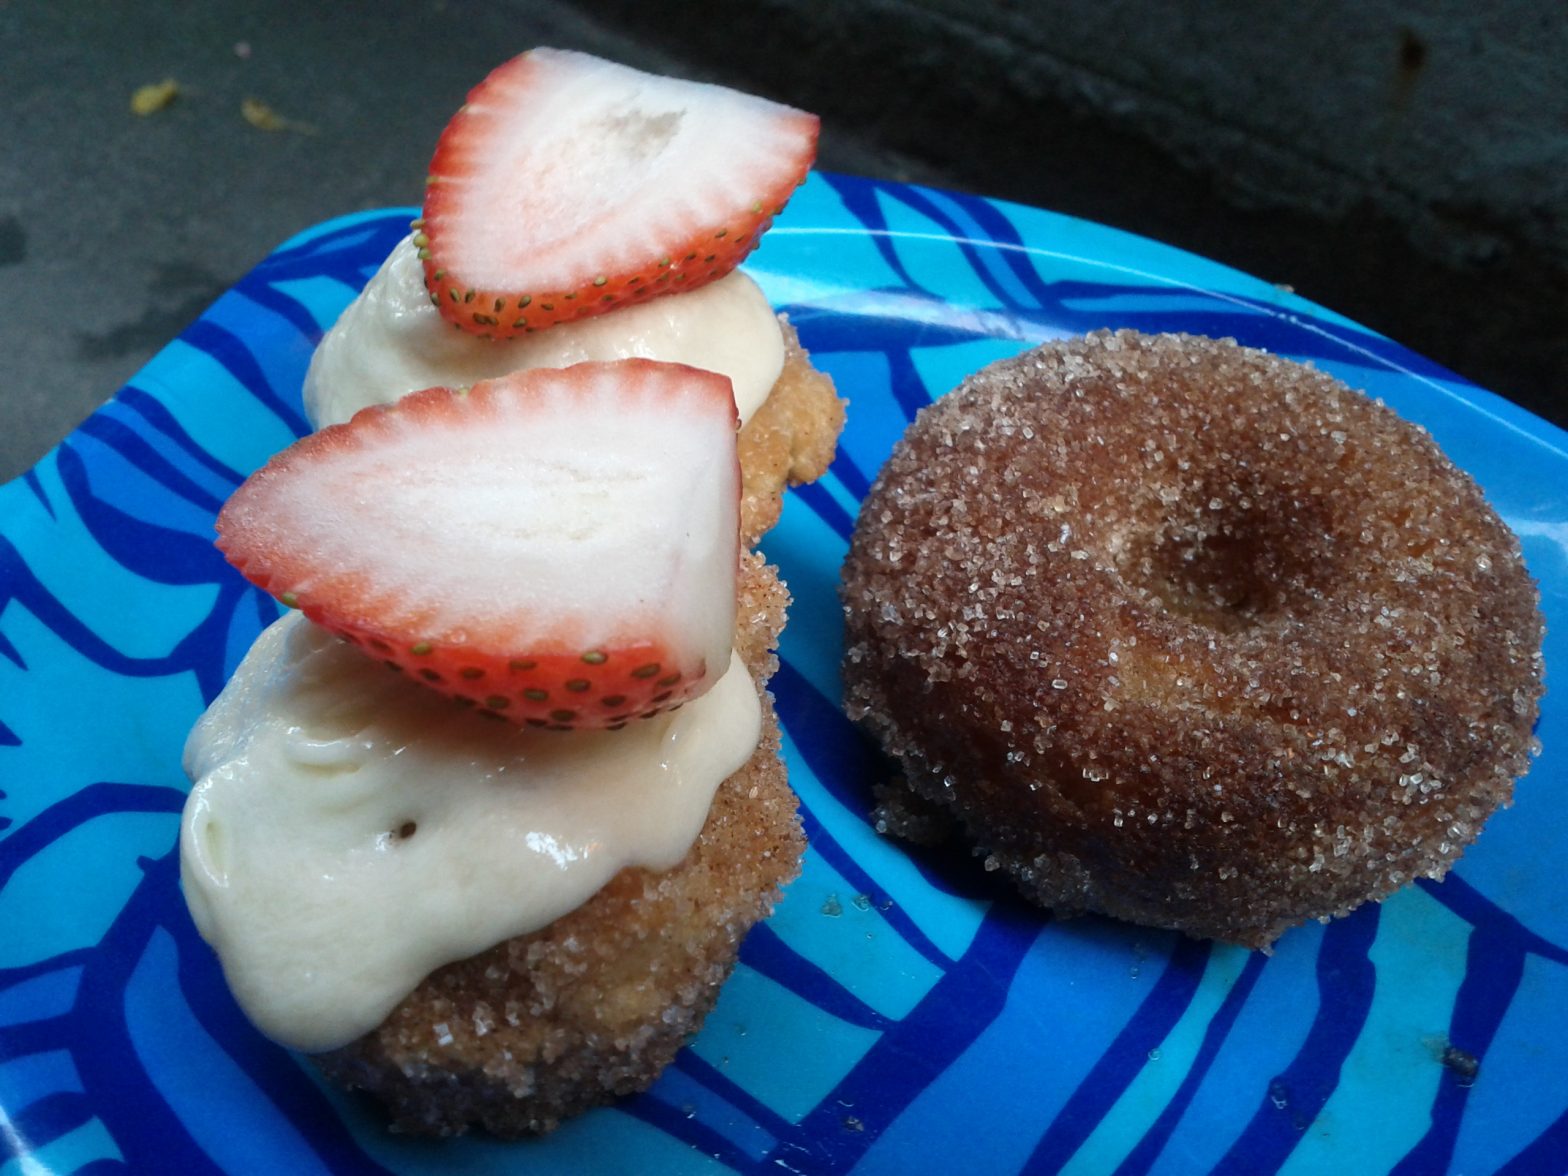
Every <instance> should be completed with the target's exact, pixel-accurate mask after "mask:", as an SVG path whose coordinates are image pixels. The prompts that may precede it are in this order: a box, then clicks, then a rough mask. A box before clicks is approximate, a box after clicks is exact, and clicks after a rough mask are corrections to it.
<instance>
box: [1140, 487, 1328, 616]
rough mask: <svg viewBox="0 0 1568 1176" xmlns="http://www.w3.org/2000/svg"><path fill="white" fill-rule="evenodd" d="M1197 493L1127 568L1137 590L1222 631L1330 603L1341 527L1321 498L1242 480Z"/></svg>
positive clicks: (1169, 608) (1171, 608)
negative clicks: (1326, 597) (1336, 530)
mask: <svg viewBox="0 0 1568 1176" xmlns="http://www.w3.org/2000/svg"><path fill="white" fill-rule="evenodd" d="M1197 490H1198V493H1197V494H1195V495H1192V496H1190V498H1191V499H1192V501H1191V502H1187V501H1183V502H1182V503H1181V504H1180V508H1178V509H1177V510H1174V511H1172V519H1171V521H1169V522H1167V523H1166V525H1165V526H1164V527H1163V528H1161V529H1160V530H1159V531H1157V532H1156V533H1155V534H1154V535H1152V536H1150V538H1149V539H1148V540H1146V541H1144V542H1143V543H1140V544H1138V545H1136V546H1135V547H1134V548H1133V550H1132V552H1131V554H1130V558H1128V559H1127V560H1126V561H1125V563H1124V565H1123V568H1122V575H1123V578H1124V579H1126V580H1127V582H1128V584H1129V586H1131V587H1132V588H1133V589H1134V590H1135V591H1138V592H1140V593H1142V594H1145V595H1147V596H1149V597H1152V598H1154V599H1156V600H1158V601H1159V603H1160V605H1161V606H1162V607H1163V608H1164V609H1165V610H1166V611H1168V612H1170V613H1174V614H1176V615H1177V616H1180V617H1185V618H1186V619H1188V620H1190V621H1192V622H1193V623H1194V624H1196V625H1200V626H1202V627H1205V628H1209V629H1214V630H1217V631H1219V632H1221V633H1235V632H1237V631H1239V630H1242V629H1247V628H1250V627H1252V626H1254V625H1258V624H1262V623H1264V622H1266V621H1268V620H1270V619H1271V618H1274V617H1277V616H1281V615H1289V616H1297V615H1301V614H1302V613H1303V612H1305V611H1306V610H1308V609H1309V608H1310V607H1311V606H1312V604H1313V603H1314V602H1316V601H1318V600H1320V599H1321V598H1322V594H1323V591H1324V589H1325V588H1327V587H1328V586H1329V585H1328V576H1329V572H1328V569H1329V568H1330V566H1331V564H1330V560H1329V557H1330V555H1331V554H1332V552H1331V550H1330V549H1331V548H1332V546H1333V542H1332V534H1333V528H1332V527H1331V525H1330V519H1329V511H1328V509H1327V507H1326V506H1325V505H1324V504H1323V503H1322V501H1321V500H1318V499H1316V498H1312V499H1308V500H1306V501H1302V500H1301V499H1299V498H1294V499H1293V497H1292V496H1291V495H1289V494H1285V493H1281V492H1280V491H1279V490H1278V489H1277V488H1273V487H1268V486H1257V485H1252V486H1246V487H1241V486H1237V485H1236V484H1234V483H1232V484H1229V485H1226V486H1224V487H1218V486H1216V485H1214V484H1213V482H1208V483H1205V484H1202V485H1200V486H1198V487H1197ZM1222 492H1223V494H1224V496H1223V497H1222Z"/></svg>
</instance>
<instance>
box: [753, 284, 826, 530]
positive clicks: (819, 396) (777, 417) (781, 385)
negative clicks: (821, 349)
mask: <svg viewBox="0 0 1568 1176" xmlns="http://www.w3.org/2000/svg"><path fill="white" fill-rule="evenodd" d="M779 329H780V330H781V331H783V332H784V369H783V370H782V371H781V372H779V378H778V379H777V380H776V381H774V384H773V387H772V389H770V390H769V392H768V398H767V399H766V400H764V401H763V402H762V403H761V404H760V405H758V407H757V411H756V412H754V413H753V414H752V415H751V419H750V420H748V421H747V422H746V424H745V425H744V426H743V427H742V428H741V431H740V436H739V437H737V438H736V451H737V456H738V457H739V459H740V477H741V493H740V534H741V542H743V543H745V544H747V545H750V544H753V543H755V542H756V541H757V540H758V539H760V538H761V537H762V536H763V534H765V533H766V532H767V531H768V530H769V529H770V528H771V527H772V526H773V524H774V523H776V522H778V521H779V513H780V512H781V511H782V510H783V509H784V491H785V489H786V488H787V487H789V486H798V485H800V484H801V483H802V482H815V481H816V480H817V479H818V478H820V477H821V476H822V475H823V474H824V473H825V472H826V471H827V468H828V463H830V462H831V461H832V460H833V454H834V453H835V452H836V451H837V449H838V435H839V433H840V432H842V431H843V428H844V401H842V400H841V399H839V396H838V393H837V392H836V391H835V390H834V388H833V380H832V379H831V378H830V377H829V376H828V375H826V374H825V373H823V372H820V371H818V370H817V369H816V368H815V367H813V366H812V365H811V356H810V355H809V354H808V353H807V352H806V349H805V348H803V347H802V346H801V345H800V336H799V335H797V334H796V333H795V328H794V327H792V326H791V325H790V322H789V320H788V319H787V318H785V317H784V316H783V315H779Z"/></svg>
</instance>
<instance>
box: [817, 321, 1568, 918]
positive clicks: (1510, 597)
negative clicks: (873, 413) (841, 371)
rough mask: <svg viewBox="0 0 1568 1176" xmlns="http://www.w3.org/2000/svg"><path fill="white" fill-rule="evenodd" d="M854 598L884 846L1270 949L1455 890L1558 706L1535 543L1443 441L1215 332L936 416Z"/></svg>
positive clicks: (863, 549) (1058, 900)
mask: <svg viewBox="0 0 1568 1176" xmlns="http://www.w3.org/2000/svg"><path fill="white" fill-rule="evenodd" d="M844 601H845V606H846V616H847V623H848V635H847V637H848V650H847V655H846V660H845V665H844V673H845V681H846V701H847V706H848V709H849V711H850V714H851V716H852V717H853V718H856V719H857V720H859V721H861V722H862V723H864V725H865V726H866V727H867V728H868V729H869V730H870V731H871V732H873V733H874V734H875V735H876V736H877V737H878V738H879V739H880V741H881V742H882V744H883V746H884V747H885V748H886V749H887V751H888V752H889V753H890V754H891V755H892V756H894V757H895V758H896V759H897V760H898V761H899V763H900V765H901V767H902V769H903V773H904V774H903V779H902V781H901V782H900V783H899V784H898V785H897V786H895V787H894V788H893V789H891V790H890V791H888V792H887V793H886V794H884V797H883V799H884V809H883V812H882V814H881V815H882V821H883V824H884V825H885V826H886V827H887V828H889V829H890V830H891V831H894V832H904V833H906V834H908V835H911V836H915V837H923V836H929V835H932V834H933V833H934V832H936V831H937V830H938V829H939V828H942V827H950V826H956V827H957V828H958V829H959V830H961V832H962V833H963V835H965V836H966V837H967V838H968V840H970V841H971V842H972V843H974V845H975V846H976V847H977V851H978V852H980V853H984V854H986V855H988V861H987V865H988V866H990V867H992V868H997V867H999V868H1002V869H1005V870H1007V871H1009V872H1010V873H1011V874H1012V876H1013V877H1014V879H1015V880H1016V881H1017V883H1018V886H1019V888H1020V889H1021V890H1022V891H1023V893H1024V894H1025V895H1027V896H1028V897H1030V898H1032V899H1034V900H1035V901H1037V902H1039V903H1041V904H1043V905H1045V906H1049V907H1052V908H1055V909H1056V910H1058V911H1062V912H1073V911H1098V912H1102V913H1105V914H1109V915H1113V916H1116V917H1119V918H1124V919H1128V920H1132V921H1135V922H1139V923H1144V924H1149V925H1153V926H1159V927H1169V928H1176V929H1179V930H1182V931H1185V932H1187V933H1188V934H1191V935H1194V936H1202V937H1214V938H1219V939H1225V940H1231V941H1235V942H1238V943H1243V944H1247V945H1250V946H1254V947H1263V946H1266V945H1267V944H1269V943H1271V942H1272V941H1273V940H1274V939H1275V938H1276V937H1277V936H1278V935H1279V934H1280V933H1281V932H1282V931H1284V930H1285V929H1286V928H1288V927H1290V926H1292V925H1293V924H1296V923H1299V922H1301V921H1303V920H1305V919H1309V918H1314V917H1316V918H1327V917H1330V916H1334V915H1341V914H1344V913H1346V912H1348V911H1349V910H1351V909H1352V908H1354V907H1356V906H1358V905H1360V904H1361V903H1363V902H1365V901H1367V900H1369V899H1378V898H1382V897H1384V896H1386V895H1387V894H1389V893H1390V892H1392V891H1393V890H1395V889H1397V888H1398V887H1400V886H1402V885H1404V884H1405V883H1407V882H1409V881H1410V880H1412V879H1413V878H1416V877H1433V878H1435V877H1440V876H1441V875H1442V874H1443V873H1445V872H1446V870H1447V869H1448V867H1449V865H1450V863H1452V862H1453V860H1454V859H1455V858H1457V857H1458V856H1459V854H1460V852H1461V851H1462V850H1463V848H1464V847H1465V846H1466V845H1467V844H1469V842H1470V841H1471V840H1472V839H1473V838H1474V837H1475V836H1476V835H1477V833H1478V832H1479V831H1480V829H1481V826H1482V824H1483V822H1485V820H1486V819H1487V817H1488V816H1489V815H1490V814H1491V813H1492V812H1493V811H1494V810H1495V809H1496V808H1497V807H1498V806H1499V805H1503V804H1506V803H1508V801H1509V799H1510V797H1511V795H1512V788H1513V782H1514V780H1515V778H1516V777H1518V776H1520V775H1521V774H1523V773H1524V772H1525V770H1526V768H1527V767H1528V763H1529V757H1530V753H1531V746H1532V736H1531V728H1532V726H1533V724H1534V722H1535V717H1536V713H1537V705H1538V701H1539V698H1540V695H1541V692H1542V672H1543V671H1542V661H1541V654H1540V647H1541V637H1542V621H1541V616H1540V613H1539V611H1538V608H1537V594H1536V591H1535V586H1534V584H1533V582H1532V581H1531V580H1530V578H1529V576H1528V574H1527V573H1526V571H1525V568H1524V565H1523V563H1522V560H1521V558H1520V551H1519V545H1518V542H1517V540H1516V539H1515V538H1514V536H1513V535H1512V533H1511V532H1510V531H1509V530H1508V529H1507V527H1506V526H1504V525H1503V523H1502V522H1501V521H1500V520H1499V519H1498V517H1497V515H1496V514H1495V512H1493V511H1492V509H1491V508H1490V507H1489V506H1488V505H1487V504H1486V502H1485V501H1484V500H1483V498H1482V496H1481V493H1480V491H1479V490H1478V489H1477V487H1476V486H1475V484H1474V483H1473V482H1472V481H1471V480H1470V479H1469V478H1468V477H1467V476H1465V475H1464V474H1463V473H1462V472H1461V471H1459V470H1458V469H1457V468H1455V467H1454V466H1453V464H1452V463H1451V462H1449V461H1448V459H1447V458H1445V457H1444V456H1443V454H1442V453H1441V452H1440V451H1439V450H1438V448H1437V446H1436V445H1435V444H1434V443H1433V441H1432V440H1431V439H1430V438H1429V437H1428V436H1427V434H1426V433H1425V432H1424V431H1422V430H1420V429H1418V428H1416V427H1415V426H1413V425H1411V424H1408V423H1406V422H1404V421H1402V420H1400V419H1399V418H1398V417H1396V416H1395V415H1394V414H1393V413H1392V412H1390V411H1389V410H1387V409H1386V408H1384V407H1382V406H1381V405H1379V404H1377V403H1375V402H1373V401H1371V400H1369V399H1367V398H1366V397H1364V396H1362V395H1360V394H1359V393H1356V392H1353V391H1351V390H1350V389H1349V388H1347V387H1345V386H1344V385H1343V384H1341V383H1339V382H1338V381H1336V380H1334V379H1332V378H1331V377H1329V376H1328V375H1325V374H1323V373H1321V372H1319V371H1317V370H1315V369H1313V368H1310V367H1307V366H1303V365H1299V364H1295V363H1291V362H1289V361H1286V360H1283V359H1280V358H1278V357H1274V356H1271V355H1268V354H1265V353H1263V352H1259V351H1255V350H1250V349H1246V348H1242V347H1239V346H1237V345H1235V344H1234V343H1232V342H1228V341H1217V340H1212V339H1204V338H1198V337H1192V336H1170V335H1162V336H1143V335H1139V334H1136V333H1133V332H1117V333H1109V332H1100V333H1096V334H1094V335H1091V336H1089V337H1087V338H1085V339H1079V340H1073V341H1066V342H1061V343H1052V344H1048V345H1046V346H1044V347H1042V348H1039V349H1038V350H1035V351H1032V352H1029V353H1027V354H1025V355H1022V356H1019V357H1017V358H1015V359H1012V360H1007V361H1004V362H1002V363H999V364H996V365H993V366H992V367H990V368H988V369H986V370H985V371H983V372H980V373H979V374H977V375H975V376H973V377H971V378H970V379H969V380H968V381H966V382H965V383H964V384H963V385H962V386H961V387H960V388H959V389H957V390H956V391H954V392H953V393H951V394H949V395H948V396H946V397H944V398H942V399H941V400H939V401H937V402H936V403H935V404H933V405H932V406H931V407H930V408H928V409H926V410H925V411H923V412H922V413H921V414H920V417H919V419H918V420H917V421H916V422H915V423H914V425H912V426H911V428H910V430H909V432H908V433H907V434H906V436H905V437H904V439H903V441H902V442H901V443H900V444H899V445H898V447H897V449H896V450H895V452H894V454H893V457H892V458H891V460H890V461H889V462H888V464H887V466H886V467H885V468H884V470H883V471H882V474H881V476H880V477H879V478H878V479H877V482H876V484H875V485H874V486H873V488H872V490H871V493H870V495H869V497H868V498H867V499H866V502H865V503H864V505H863V507H862V509H861V513H860V519H859V524H858V529H857V531H856V534H855V537H854V541H853V544H852V547H851V551H850V556H849V559H848V562H847V564H846V566H845V571H844Z"/></svg>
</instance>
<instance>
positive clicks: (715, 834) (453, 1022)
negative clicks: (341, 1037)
mask: <svg viewBox="0 0 1568 1176" xmlns="http://www.w3.org/2000/svg"><path fill="white" fill-rule="evenodd" d="M788 599H789V598H788V594H787V593H786V592H785V590H784V587H783V585H781V584H780V583H779V580H778V577H777V575H776V574H775V572H774V569H773V568H771V567H769V566H768V565H766V564H765V563H764V562H763V561H762V558H761V557H760V556H757V555H748V556H746V557H745V559H744V563H743V567H742V575H741V583H740V590H739V598H738V605H739V611H738V614H737V618H736V639H735V647H736V649H737V650H738V651H739V652H740V654H741V656H742V658H743V659H744V660H745V662H746V665H747V668H748V669H749V670H750V671H751V674H752V677H753V679H755V681H756V682H757V686H758V690H759V691H761V690H762V689H763V687H764V686H765V684H766V682H767V680H768V678H769V677H771V676H772V674H773V671H774V669H775V667H776V665H777V662H776V660H775V658H774V654H773V647H774V645H775V643H776V642H777V640H778V635H779V632H780V630H781V629H782V628H783V626H784V615H785V608H786V606H787V604H788ZM804 848H805V838H804V836H803V835H802V833H801V829H800V821H799V818H798V816H797V814H796V802H795V796H794V793H792V792H791V791H790V789H789V783H788V781H787V779H786V777H785V770H784V764H783V762H782V760H780V758H779V729H778V720H777V718H776V717H775V716H774V713H773V706H772V702H771V700H770V699H769V698H768V697H767V695H766V694H765V693H764V694H763V732H762V740H761V742H760V743H759V744H758V746H757V750H756V751H755V752H754V753H753V754H752V757H751V759H750V760H748V761H747V763H746V764H745V765H744V766H743V767H742V768H741V769H740V770H739V771H738V772H736V773H735V774H734V775H732V776H731V777H729V778H728V779H727V780H725V781H724V783H723V784H722V785H720V787H719V791H718V794H717V795H716V796H715V798H714V803H713V808H712V809H711V810H710V812H709V814H708V820H707V823H706V824H705V825H704V826H703V828H702V832H701V833H700V834H699V835H698V838H697V843H696V844H695V845H694V846H693V847H692V850H691V852H690V853H689V854H687V856H686V859H685V860H684V861H683V862H681V864H680V865H678V866H676V867H675V868H674V869H673V870H669V871H667V872H665V873H662V874H657V873H653V872H652V871H649V870H644V869H628V870H623V871H621V873H619V874H617V875H616V876H615V878H613V879H612V880H611V881H610V883H609V885H607V886H606V887H605V888H604V889H603V890H601V891H599V893H598V894H596V895H595V896H594V897H593V898H591V899H590V900H589V901H588V902H587V903H586V904H584V905H583V906H581V907H579V908H578V909H577V910H576V911H573V912H572V913H571V914H569V915H567V916H565V917H564V918H562V919H559V920H557V921H556V922H554V923H552V924H551V925H550V926H548V927H545V928H543V929H542V930H540V931H537V932H535V933H534V934H532V935H525V936H521V937H519V938H517V939H513V940H510V941H508V942H506V943H502V944H500V945H498V946H497V947H494V948H492V949H490V950H489V951H486V952H483V953H481V954H480V955H477V956H475V957H473V958H472V959H468V960H463V961H460V962H458V963H454V964H449V965H448V966H446V967H444V968H442V969H440V970H439V971H437V972H436V973H434V974H433V975H432V976H430V977H429V978H427V979H426V980H425V981H424V982H423V983H422V984H420V986H419V987H418V988H417V989H416V990H415V991H414V992H413V993H412V994H410V995H409V996H408V998H407V999H405V1000H404V1001H403V1002H402V1004H400V1005H399V1006H398V1007H397V1008H396V1009H394V1010H393V1012H392V1015H391V1016H390V1017H388V1018H387V1020H386V1021H385V1022H384V1023H383V1024H382V1025H381V1026H380V1027H379V1028H378V1029H377V1030H376V1031H375V1032H373V1033H370V1034H367V1035H366V1036H364V1037H362V1038H360V1039H359V1040H358V1041H356V1042H353V1043H352V1044H350V1045H348V1046H346V1047H344V1048H343V1049H341V1050H337V1051H335V1052H333V1053H330V1054H325V1055H322V1056H321V1057H318V1058H317V1059H316V1062H317V1064H318V1065H319V1066H320V1068H321V1069H322V1071H323V1072H324V1073H326V1075H327V1076H328V1077H329V1078H332V1079H333V1080H335V1081H337V1082H339V1083H341V1084H343V1085H346V1086H349V1087H353V1088H357V1089H362V1090H366V1091H369V1092H370V1093H371V1094H373V1095H375V1096H376V1097H377V1098H378V1099H380V1100H381V1101H382V1102H384V1103H385V1104H386V1106H387V1110H388V1112H389V1115H390V1118H391V1122H392V1126H393V1128H394V1130H399V1131H408V1132H414V1133H418V1134H439V1135H453V1134H457V1133H460V1132H462V1131H463V1130H465V1129H466V1128H467V1127H468V1126H470V1125H477V1126H483V1127H485V1128H487V1129H488V1130H489V1131H491V1132H492V1133H494V1134H496V1135H501V1136H518V1135H528V1134H537V1133H541V1132H545V1131H549V1130H552V1129H553V1128H554V1127H555V1126H556V1125H557V1124H558V1123H559V1121H560V1120H561V1119H563V1118H565V1117H567V1116H570V1115H574V1114H577V1113H579V1112H581V1111H584V1110H587V1109H589V1108H590V1107H594V1106H597V1105H599V1104H601V1103H606V1102H609V1101H611V1100H613V1099H615V1098H617V1097H619V1096H621V1095H625V1094H630V1093H632V1092H634V1091H638V1090H642V1089H645V1088H646V1087H647V1086H649V1085H650V1084H652V1082H653V1080H654V1079H655V1078H657V1077H658V1075H659V1072H660V1071H661V1070H662V1069H663V1068H664V1067H665V1066H666V1065H667V1064H668V1063H669V1061H670V1059H671V1058H673V1057H674V1056H675V1053H676V1051H677V1050H679V1049H680V1047H681V1046H682V1045H683V1044H685V1042H686V1040H687V1038H688V1037H690V1036H691V1035H692V1034H693V1033H695V1032H696V1031H697V1030H698V1029H699V1028H700V1027H701V1025H702V1021H703V1018H704V1017H705V1016H706V1015H707V1014H708V1012H709V1010H711V1009H712V1007H713V1003H714V1001H715V1000H716V999H717V998H718V992H719V987H720V985H722V984H723V982H724V980H725V978H726V977H727V976H728V975H729V973H730V971H731V969H732V968H733V967H734V965H735V956H736V952H737V950H738V949H739V946H740V941H741V938H742V937H743V936H744V935H745V933H746V932H747V930H749V929H750V928H751V926H752V925H753V924H754V923H756V922H757V921H758V920H759V919H762V918H764V917H765V916H766V915H767V914H768V912H769V911H770V910H771V909H772V907H773V904H774V902H775V900H776V899H777V898H778V894H779V890H780V888H781V887H782V886H783V885H784V884H785V883H786V882H788V881H789V880H790V879H791V878H793V877H794V876H795V875H796V874H797V873H798V872H799V870H800V857H801V853H802V852H803V851H804Z"/></svg>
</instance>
